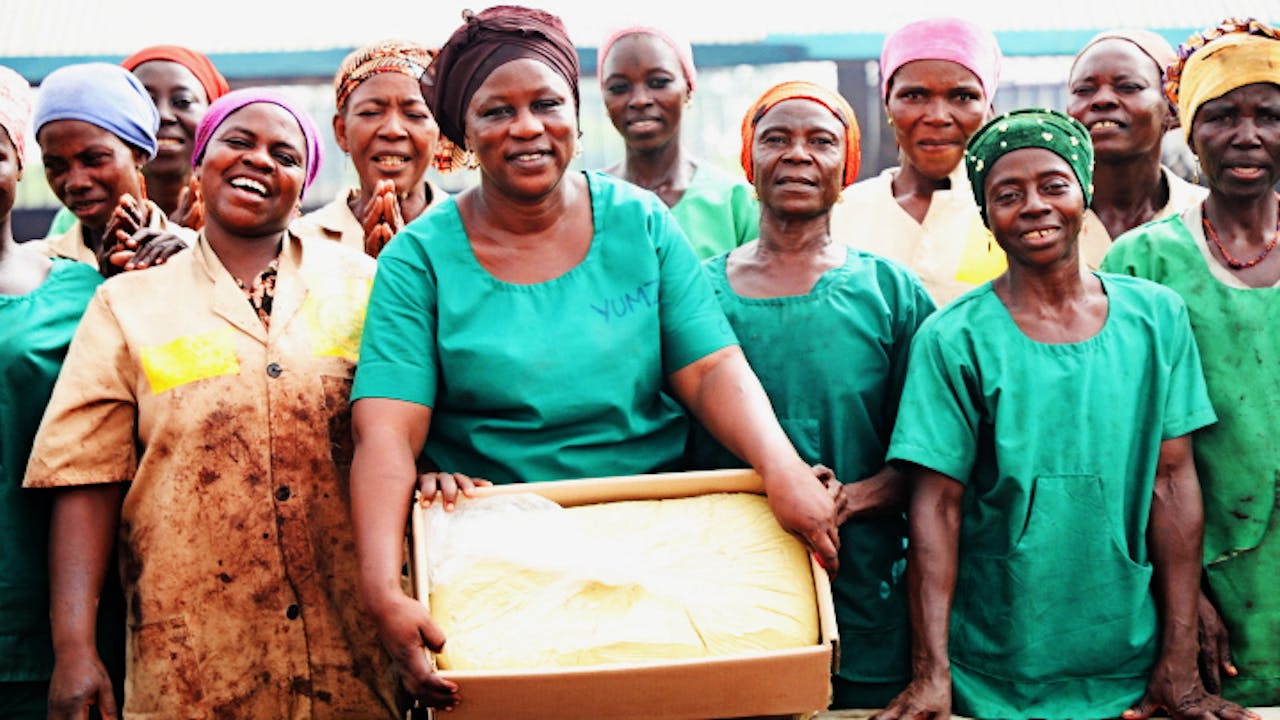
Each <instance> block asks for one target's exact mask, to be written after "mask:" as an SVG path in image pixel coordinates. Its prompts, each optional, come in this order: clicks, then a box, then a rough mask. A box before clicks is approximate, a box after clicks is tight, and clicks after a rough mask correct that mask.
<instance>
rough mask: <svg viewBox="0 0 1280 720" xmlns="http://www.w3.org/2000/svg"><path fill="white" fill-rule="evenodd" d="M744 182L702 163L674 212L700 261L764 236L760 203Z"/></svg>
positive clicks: (694, 172) (672, 212)
mask: <svg viewBox="0 0 1280 720" xmlns="http://www.w3.org/2000/svg"><path fill="white" fill-rule="evenodd" d="M754 193H755V191H754V190H753V189H752V188H751V186H750V185H748V184H747V183H746V182H745V181H744V180H743V179H742V178H738V177H734V176H732V175H730V174H729V173H726V172H724V171H722V170H720V169H718V168H716V167H713V166H711V165H709V164H708V163H705V162H702V163H699V164H698V167H697V168H696V169H695V170H694V171H693V178H691V179H690V180H689V187H688V188H686V189H685V191H684V195H683V196H682V197H681V198H680V202H678V203H676V204H675V206H674V207H672V208H671V214H672V215H674V216H675V218H676V222H677V223H679V225H680V229H681V230H683V231H684V234H685V237H687V238H688V239H689V244H690V245H692V246H693V250H694V252H696V253H697V254H698V257H700V258H709V257H712V256H714V255H719V254H720V253H726V252H729V251H730V250H732V249H734V248H735V247H738V246H739V245H742V244H744V243H746V242H748V241H751V240H754V239H756V238H757V237H758V236H759V235H760V203H758V202H756V199H755V194H754Z"/></svg>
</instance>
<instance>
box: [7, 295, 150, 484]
mask: <svg viewBox="0 0 1280 720" xmlns="http://www.w3.org/2000/svg"><path fill="white" fill-rule="evenodd" d="M104 290H105V286H103V287H100V288H99V289H98V291H97V292H96V293H95V294H94V296H93V299H92V300H90V301H89V305H88V307H87V308H86V309H85V312H84V316H83V318H81V321H80V325H79V327H78V328H77V329H76V334H75V336H74V337H73V338H72V340H71V347H70V348H69V349H68V350H67V359H66V362H64V363H63V365H62V371H61V372H60V373H59V375H58V381H57V383H56V384H55V385H54V387H53V395H52V397H50V399H49V406H48V408H47V409H46V410H45V414H44V419H43V420H42V421H41V423H40V429H39V430H38V431H37V432H36V439H35V444H34V445H33V446H32V449H31V459H30V461H29V462H28V463H27V474H26V479H25V480H24V482H23V485H24V487H33V488H48V487H75V486H81V485H101V484H105V483H118V482H129V481H131V480H133V476H134V473H135V472H136V471H137V468H138V456H137V417H138V405H137V396H136V393H135V387H134V385H135V380H136V377H137V371H136V367H135V365H134V363H133V361H132V359H131V356H130V354H129V348H128V344H127V343H126V340H125V336H124V331H123V330H122V329H121V327H120V323H119V320H118V319H117V318H116V315H115V313H114V312H113V311H112V309H111V305H110V302H109V301H108V299H107V295H106V293H105V292H104Z"/></svg>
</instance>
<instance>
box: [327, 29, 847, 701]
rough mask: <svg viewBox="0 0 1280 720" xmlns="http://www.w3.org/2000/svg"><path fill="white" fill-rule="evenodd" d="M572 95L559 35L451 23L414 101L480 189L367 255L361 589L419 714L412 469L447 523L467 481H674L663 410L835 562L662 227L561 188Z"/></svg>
mask: <svg viewBox="0 0 1280 720" xmlns="http://www.w3.org/2000/svg"><path fill="white" fill-rule="evenodd" d="M577 83H578V62H577V54H576V51H575V50H574V48H573V45H572V44H571V43H570V42H569V40H568V37H567V35H566V34H565V31H564V28H563V25H562V24H561V23H560V21H559V19H558V18H556V17H554V16H551V15H548V14H546V13H543V12H541V11H537V10H530V9H526V8H517V7H510V6H503V7H497V8H491V9H489V10H486V11H484V12H482V13H479V14H477V15H468V16H467V17H466V22H465V24H464V25H463V27H461V28H460V29H459V30H458V31H457V32H455V33H454V35H453V36H452V37H451V38H450V39H449V41H448V42H447V43H446V44H445V46H444V47H443V48H442V49H441V51H440V54H439V56H437V58H436V60H435V61H434V62H433V63H432V65H431V67H430V68H429V69H428V72H427V74H426V75H425V76H424V80H423V85H424V87H423V89H424V95H425V96H426V97H427V100H428V104H429V105H430V106H431V110H432V112H433V113H434V114H435V116H436V119H437V121H438V122H439V123H440V127H441V131H442V132H443V133H444V134H445V136H446V137H447V138H449V139H450V140H452V141H453V142H454V143H455V144H457V145H458V146H459V147H464V148H466V149H467V150H469V151H470V152H471V153H473V154H474V156H475V159H476V162H477V164H478V166H479V168H480V171H481V181H480V185H479V187H477V188H473V189H471V190H469V191H467V192H464V193H463V194H462V195H460V196H458V197H457V198H454V199H450V200H448V201H446V202H445V203H444V204H442V205H440V206H439V207H437V208H435V209H433V210H431V211H429V212H427V213H426V214H425V215H423V216H422V217H420V218H419V219H418V220H416V221H414V222H413V223H412V224H410V225H409V226H408V227H407V228H406V229H405V230H404V231H403V233H401V235H400V236H398V237H397V238H396V239H395V240H393V241H392V242H391V243H390V244H389V245H388V246H387V248H386V249H385V250H384V251H383V253H382V254H381V255H380V256H379V270H378V276H377V280H376V281H375V284H374V290H373V294H372V296H371V298H370V306H369V309H370V312H369V315H368V319H367V321H366V323H365V333H364V339H363V344H362V348H361V354H362V357H361V362H360V366H359V371H358V373H357V375H356V381H355V387H354V390H353V398H354V399H355V405H354V410H353V423H354V430H355V435H356V455H355V463H354V466H353V476H352V488H351V489H352V511H353V515H354V522H355V529H356V534H357V544H358V550H359V552H360V556H361V568H362V569H361V578H360V581H361V586H362V592H363V596H364V599H365V601H366V603H367V604H368V606H369V610H370V611H371V612H372V614H373V616H374V618H375V620H376V621H377V623H378V625H379V628H380V632H381V636H382V640H383V643H384V644H385V645H386V646H387V648H388V649H389V650H390V651H391V654H392V656H393V657H394V659H395V661H396V662H397V663H398V665H399V666H400V670H401V674H402V681H403V683H404V685H405V687H406V688H407V689H408V690H409V691H410V692H411V693H413V695H414V696H416V697H418V698H420V699H421V700H423V701H425V702H427V703H429V704H431V705H434V706H437V707H451V706H453V705H455V704H456V703H457V702H458V701H459V694H458V693H459V688H458V687H457V686H456V685H455V684H454V683H451V682H448V681H445V680H443V679H441V678H440V677H439V676H437V675H435V674H434V673H433V672H432V671H431V669H430V667H429V666H428V663H427V659H426V657H425V654H424V652H423V648H424V646H429V647H431V648H433V649H438V648H439V647H440V646H441V645H442V644H443V642H444V638H443V637H442V636H441V633H440V632H439V629H438V628H437V627H436V626H435V624H434V623H433V622H432V620H431V618H430V616H429V615H428V613H427V611H426V609H425V608H424V607H423V606H422V605H421V604H420V603H418V602H416V601H414V600H413V599H411V598H409V597H408V596H406V595H405V594H404V591H403V590H402V588H401V585H400V568H401V563H402V561H403V558H402V543H403V529H404V524H405V518H406V517H407V516H408V513H409V506H410V502H411V499H412V492H413V490H414V488H415V462H414V460H415V458H416V457H418V456H419V455H422V456H423V457H424V458H425V460H426V461H427V462H428V463H429V464H430V465H432V467H433V468H434V469H437V470H441V471H445V472H443V473H441V474H439V475H437V476H436V478H437V479H438V481H439V484H438V485H435V484H432V483H428V484H427V488H426V489H427V494H428V495H431V494H434V492H435V490H436V489H437V488H438V489H439V490H440V493H441V497H442V500H443V502H445V503H446V504H451V503H452V502H453V501H454V500H455V499H456V497H457V493H458V490H459V487H461V488H462V489H463V490H464V491H465V490H466V489H467V488H468V487H470V485H471V481H470V479H469V478H468V477H467V476H466V475H474V476H482V477H487V478H489V479H491V480H493V481H494V482H536V481H545V480H556V479H563V478H574V477H588V476H596V475H625V474H634V473H645V472H652V471H656V470H663V469H673V468H675V467H677V466H678V464H679V463H680V461H681V459H682V454H683V451H684V445H685V437H686V430H687V422H686V420H685V417H684V415H683V412H682V411H681V409H680V407H679V405H678V404H677V402H676V399H679V400H680V401H682V402H683V403H684V404H685V405H686V406H687V407H689V408H690V409H691V410H692V411H693V412H694V414H696V415H698V417H699V419H700V420H702V421H703V423H704V424H706V425H707V426H708V427H709V428H710V429H711V431H712V432H713V433H715V435H716V436H717V437H719V438H720V439H721V440H722V441H724V442H725V444H726V445H727V446H728V447H729V448H730V449H731V450H733V451H734V452H736V453H738V454H740V455H741V456H743V457H745V458H746V459H747V460H749V461H750V463H751V465H752V466H753V467H755V468H756V469H757V470H758V471H759V472H760V474H761V475H762V476H763V478H764V482H765V487H766V490H767V492H768V496H769V501H770V504H771V506H772V508H773V510H774V513H775V514H776V515H777V517H778V519H779V522H780V523H781V524H782V525H783V527H786V528H788V529H789V530H791V531H792V532H793V533H795V534H796V535H798V536H799V537H801V538H802V539H803V540H804V541H805V542H806V543H807V544H808V545H809V546H810V547H812V548H813V549H814V550H816V551H817V552H818V553H819V554H820V556H821V557H822V558H823V560H824V561H825V562H826V563H827V564H828V567H834V565H835V563H836V546H837V544H838V537H837V534H836V529H835V524H834V519H835V512H836V506H835V503H834V502H833V499H832V496H831V494H829V493H828V491H827V490H826V489H824V487H823V486H822V484H821V483H819V481H818V480H817V479H816V478H815V476H814V473H813V472H812V470H811V469H810V468H809V466H808V465H807V464H806V463H805V462H804V461H803V460H802V459H801V458H800V456H799V455H798V454H797V453H796V452H795V450H794V448H793V447H792V446H791V444H790V442H788V440H787V437H786V435H785V434H784V433H783V432H782V429H781V428H780V427H779V425H778V423H777V421H776V419H775V418H774V416H773V412H772V410H771V409H770V406H769V401H768V398H767V397H766V396H765V394H764V391H763V390H762V389H761V387H760V384H759V381H758V380H757V379H756V377H755V375H754V374H752V372H751V370H750V368H749V367H748V366H747V363H746V360H745V359H744V358H743V355H742V352H741V350H739V349H738V347H737V344H736V342H735V340H734V337H733V333H732V331H731V330H730V329H729V327H728V324H727V323H726V322H725V319H724V314H723V313H722V312H721V311H720V309H719V307H718V306H717V304H716V301H715V298H714V296H713V295H712V292H711V289H710V287H709V286H708V285H707V282H706V279H705V278H704V277H703V275H702V273H701V270H700V269H699V267H698V263H697V258H696V256H695V255H694V254H693V251H692V250H691V249H690V248H689V246H688V244H687V243H686V242H685V239H684V237H683V235H682V234H681V233H680V230H679V229H678V228H677V227H676V225H675V223H674V222H673V220H672V218H671V215H670V213H669V211H668V210H667V209H666V208H665V207H664V206H663V205H662V204H661V201H660V200H658V199H657V198H656V197H654V196H653V195H651V194H648V193H643V192H641V191H639V190H637V189H635V188H634V187H632V186H630V185H628V184H626V183H624V182H622V181H620V180H617V179H614V178H611V177H609V176H606V175H604V174H601V173H595V172H586V173H576V172H575V173H566V169H567V167H568V165H569V163H570V161H571V160H572V158H573V157H574V155H575V152H576V147H577V143H578V122H577V110H578V92H577V87H578V85H577ZM428 238H429V239H430V241H429V242H428V241H427V239H428ZM664 387H669V388H670V389H671V395H668V394H667V393H666V392H665V391H664ZM672 396H674V397H672ZM428 429H430V433H429V434H428ZM454 473H466V475H461V476H460V475H455V474H454Z"/></svg>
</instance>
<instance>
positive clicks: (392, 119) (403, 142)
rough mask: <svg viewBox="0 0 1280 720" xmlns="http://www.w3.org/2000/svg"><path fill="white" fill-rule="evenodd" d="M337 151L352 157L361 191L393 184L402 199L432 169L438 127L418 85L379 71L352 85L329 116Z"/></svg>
mask: <svg viewBox="0 0 1280 720" xmlns="http://www.w3.org/2000/svg"><path fill="white" fill-rule="evenodd" d="M333 134H334V136H335V137H336V138H337V140H338V147H340V148H342V150H343V152H346V153H348V154H350V155H351V162H352V164H354V165H355V167H356V174H357V175H358V176H359V177H360V187H361V188H362V189H363V190H364V191H365V192H373V189H374V188H375V187H376V186H377V185H378V181H379V180H393V181H395V184H396V192H397V193H399V194H401V195H404V194H406V193H408V192H409V191H410V190H412V189H413V188H414V187H416V186H417V185H420V184H422V178H423V176H424V175H426V173H427V170H428V169H430V167H431V163H432V160H433V159H434V157H435V152H436V143H437V142H438V141H439V139H440V126H439V125H436V121H435V118H433V117H432V116H431V111H430V110H429V109H427V102H426V100H424V99H423V98H422V89H421V87H420V86H419V85H418V81H417V80H414V79H413V78H411V77H409V76H408V75H402V74H400V73H397V72H384V73H378V74H377V75H374V76H373V77H371V78H369V79H368V80H365V81H364V82H362V83H360V85H359V86H357V87H356V89H355V91H354V92H352V93H351V96H350V97H348V98H347V105H346V107H345V108H339V109H338V114H337V115H335V116H334V117H333Z"/></svg>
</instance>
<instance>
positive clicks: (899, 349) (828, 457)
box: [692, 248, 934, 689]
mask: <svg viewBox="0 0 1280 720" xmlns="http://www.w3.org/2000/svg"><path fill="white" fill-rule="evenodd" d="M726 258H727V255H721V256H719V257H716V258H713V259H711V260H708V261H707V262H706V264H705V265H704V266H703V267H704V268H705V270H706V271H707V274H708V276H709V277H710V278H711V285H712V287H714V288H715V291H716V296H717V297H718V298H719V300H720V305H721V307H723V308H724V311H725V314H726V315H727V316H728V317H729V323H730V324H731V325H732V326H733V330H734V332H735V333H736V334H737V336H738V340H739V342H740V343H741V344H742V350H743V352H744V353H745V354H746V356H747V360H748V361H749V362H750V363H751V367H752V369H753V370H755V372H756V375H758V376H759V377H760V382H761V383H762V384H763V385H764V389H765V391H766V392H767V393H768V395H769V400H770V401H771V402H772V403H773V408H774V411H775V412H776V413H777V414H778V418H779V420H780V422H781V423H782V426H783V429H784V430H786V432H787V436H788V437H789V438H790V439H791V442H792V444H793V445H795V447H796V450H797V451H798V452H799V453H800V456H801V457H802V458H804V460H805V462H808V463H811V464H812V463H822V464H824V465H826V466H827V467H830V468H831V469H832V470H834V471H835V473H836V477H838V478H839V479H840V480H841V481H843V482H846V483H853V482H858V481H859V480H863V479H865V478H867V477H868V476H870V475H871V474H873V473H875V472H877V471H879V470H880V469H881V468H882V467H884V453H885V449H886V448H887V447H888V444H889V433H890V431H891V430H892V429H893V420H894V417H895V416H896V415H897V412H898V398H899V395H900V394H901V392H902V382H903V378H904V377H905V376H906V368H907V354H908V352H909V350H910V347H911V338H912V336H913V335H914V334H915V332H916V328H917V327H919V325H920V323H921V322H922V321H923V320H924V319H925V317H927V316H928V315H929V313H931V312H933V309H934V306H933V301H932V300H930V299H929V294H928V293H927V292H925V289H924V286H922V285H921V284H920V281H919V280H917V279H916V277H915V275H913V274H912V273H911V272H910V271H909V270H907V269H906V268H903V267H902V266H901V265H898V264H897V263H895V262H893V261H891V260H886V259H885V258H882V257H880V256H878V255H872V254H871V253H867V252H863V251H861V250H855V249H853V248H849V249H848V255H847V257H846V259H845V262H844V264H843V265H842V266H840V267H837V268H834V269H832V270H828V271H827V272H825V273H823V275H822V277H821V278H819V279H818V281H817V283H815V284H814V286H813V289H812V290H810V291H809V292H808V294H805V295H796V296H791V297H776V298H747V297H742V296H741V295H738V294H737V293H736V292H734V290H733V288H732V286H731V285H730V284H729V279H728V277H727V276H726V274H725V263H726ZM692 453H693V456H694V463H695V464H696V465H698V466H700V467H705V468H717V467H741V466H743V463H742V461H741V460H739V459H737V458H735V457H734V456H733V455H732V454H730V453H729V451H728V450H726V449H725V448H724V447H723V446H722V445H720V444H719V443H718V442H716V441H715V439H714V438H712V437H711V436H710V434H709V433H707V432H706V431H705V430H703V429H702V428H698V429H697V430H696V432H695V434H694V442H693V447H692ZM905 547H906V523H905V520H904V519H903V517H902V516H901V515H898V516H897V517H892V518H886V519H878V520H864V521H856V522H848V523H845V524H844V525H843V526H842V527H841V528H840V572H839V573H838V574H837V575H836V577H835V583H834V586H833V591H834V593H835V600H836V616H837V618H838V620H839V625H840V641H841V644H842V646H843V647H847V648H849V649H850V651H849V652H842V653H841V654H840V671H839V675H840V677H842V678H844V679H845V680H848V681H850V682H854V683H868V682H871V683H886V682H897V683H900V684H901V685H902V686H905V685H906V682H907V681H908V680H909V679H910V677H911V667H910V654H909V650H910V643H911V628H910V621H909V619H908V617H907V601H906V578H905V576H904V574H903V571H904V569H905V562H906V560H905V559H906V551H905ZM899 689H901V688H899Z"/></svg>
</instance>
